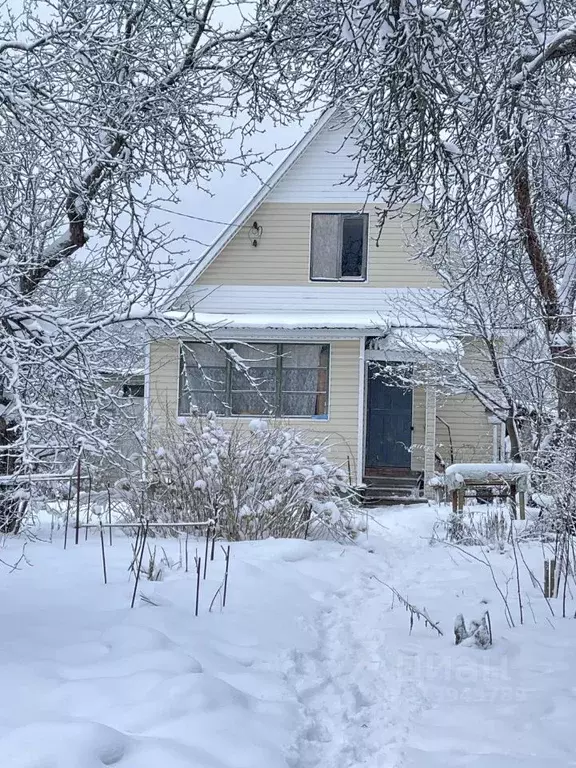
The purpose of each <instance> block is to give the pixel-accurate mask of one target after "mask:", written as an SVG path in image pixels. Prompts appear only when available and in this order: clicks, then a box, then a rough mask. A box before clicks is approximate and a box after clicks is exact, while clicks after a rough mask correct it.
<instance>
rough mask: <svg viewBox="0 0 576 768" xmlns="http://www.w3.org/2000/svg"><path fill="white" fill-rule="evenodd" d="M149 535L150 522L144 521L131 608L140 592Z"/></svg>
mask: <svg viewBox="0 0 576 768" xmlns="http://www.w3.org/2000/svg"><path fill="white" fill-rule="evenodd" d="M147 535H148V522H146V524H144V523H142V546H141V548H140V557H139V559H138V570H137V571H136V579H135V580H134V592H132V602H131V603H130V608H134V603H135V602H136V593H137V592H138V582H139V581H140V571H141V570H142V560H143V559H144V550H145V549H146V537H147Z"/></svg>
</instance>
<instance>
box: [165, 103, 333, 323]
mask: <svg viewBox="0 0 576 768" xmlns="http://www.w3.org/2000/svg"><path fill="white" fill-rule="evenodd" d="M336 112H337V107H331V108H330V109H327V110H326V111H325V112H324V114H322V115H321V117H319V118H318V120H317V121H316V122H315V123H314V125H313V126H312V127H311V128H310V129H309V130H308V131H307V132H306V133H305V134H304V136H303V137H302V138H301V139H300V141H299V142H298V143H297V144H296V145H295V146H294V147H293V148H292V150H291V151H290V152H289V153H288V155H287V156H286V157H285V158H284V160H283V161H282V162H281V163H280V165H279V166H278V168H277V169H276V170H275V171H274V172H273V173H272V174H271V175H270V176H269V177H268V179H266V181H265V182H264V183H263V184H262V186H261V187H260V189H259V190H258V192H256V194H255V195H254V196H253V197H252V198H251V199H250V200H249V201H248V202H247V203H246V205H245V206H244V207H243V208H242V209H241V210H240V211H239V212H238V213H237V214H236V216H235V217H234V219H233V220H232V221H231V222H230V224H228V226H227V227H226V228H225V229H224V230H223V231H222V232H221V233H220V235H218V237H217V238H216V240H214V242H213V243H212V244H211V245H210V246H209V247H208V249H207V250H206V251H205V252H204V253H203V254H202V256H201V257H200V258H199V259H198V261H196V262H195V263H194V264H193V265H192V266H191V267H190V269H189V270H188V272H187V273H186V274H185V275H184V277H182V279H181V280H179V281H178V283H177V284H176V286H175V287H174V288H173V290H172V291H171V292H170V295H169V297H168V299H167V301H166V305H167V308H168V309H170V308H171V307H172V305H173V303H174V302H175V301H176V300H177V299H178V298H179V296H180V295H181V293H182V292H183V290H184V289H185V288H186V287H187V286H188V285H190V284H191V283H193V282H194V280H196V279H197V278H198V277H199V276H200V275H201V274H202V273H203V272H204V270H206V269H207V267H208V266H209V265H210V264H211V263H212V262H213V261H214V259H215V258H216V257H217V256H218V254H219V253H220V252H221V251H222V249H223V248H224V247H225V246H226V245H228V243H229V242H230V240H232V238H233V237H234V235H235V234H236V232H237V231H238V229H239V228H240V227H242V226H243V225H244V224H245V223H246V222H247V221H248V219H249V218H250V217H251V216H252V214H253V213H254V212H255V211H256V209H257V208H258V206H260V205H261V204H262V203H263V202H264V200H265V198H266V197H267V196H268V195H269V194H270V192H271V190H272V189H273V187H274V186H275V185H276V184H277V183H278V182H279V181H280V179H282V177H283V176H284V175H285V174H286V173H287V172H288V171H289V170H290V168H291V167H292V166H293V165H294V163H295V162H296V161H297V160H298V158H299V157H300V156H301V155H302V153H303V152H304V151H305V150H306V148H307V147H308V146H309V144H310V143H311V142H312V141H313V140H314V139H315V138H316V136H318V134H319V133H320V132H321V131H322V129H323V128H324V127H325V126H326V125H327V124H328V123H329V122H330V120H331V118H332V117H334V115H335V114H336Z"/></svg>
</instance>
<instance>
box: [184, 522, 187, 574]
mask: <svg viewBox="0 0 576 768" xmlns="http://www.w3.org/2000/svg"><path fill="white" fill-rule="evenodd" d="M184 565H185V571H186V573H188V528H186V539H185V542H184Z"/></svg>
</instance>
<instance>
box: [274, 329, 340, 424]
mask: <svg viewBox="0 0 576 768" xmlns="http://www.w3.org/2000/svg"><path fill="white" fill-rule="evenodd" d="M329 356H330V347H329V345H328V344H284V345H283V347H282V403H281V414H282V415H283V416H325V415H326V414H327V413H328V394H327V392H328V360H329Z"/></svg>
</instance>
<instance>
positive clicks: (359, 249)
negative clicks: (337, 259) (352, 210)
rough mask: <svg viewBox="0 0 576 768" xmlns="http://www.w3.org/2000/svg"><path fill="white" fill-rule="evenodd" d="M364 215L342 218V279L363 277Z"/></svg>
mask: <svg viewBox="0 0 576 768" xmlns="http://www.w3.org/2000/svg"><path fill="white" fill-rule="evenodd" d="M365 246H366V243H365V215H362V216H344V217H343V218H342V277H362V276H363V275H364V253H365V250H366V248H365Z"/></svg>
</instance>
